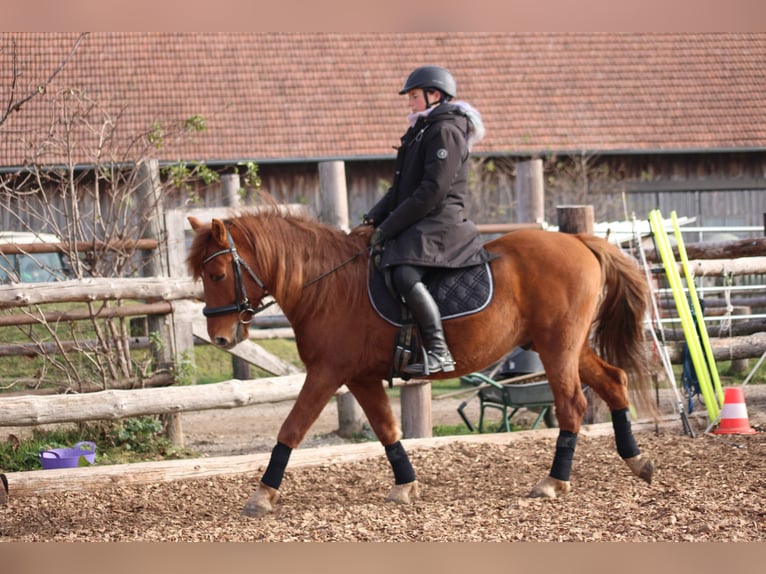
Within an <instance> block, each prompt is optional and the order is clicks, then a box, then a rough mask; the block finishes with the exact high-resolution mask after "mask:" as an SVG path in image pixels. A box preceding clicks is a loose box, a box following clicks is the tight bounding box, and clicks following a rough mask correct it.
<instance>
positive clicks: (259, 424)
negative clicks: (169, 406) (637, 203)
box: [0, 387, 766, 542]
mask: <svg viewBox="0 0 766 574" xmlns="http://www.w3.org/2000/svg"><path fill="white" fill-rule="evenodd" d="M753 389H757V387H753ZM753 389H749V390H748V391H747V393H746V398H747V407H748V414H749V417H750V422H751V424H752V425H753V426H756V428H758V429H759V430H760V431H761V432H759V433H757V434H752V435H714V434H704V433H698V434H697V436H696V437H694V438H692V437H690V436H688V435H684V434H683V433H682V432H681V427H680V422H679V424H678V425H677V426H674V425H672V424H671V425H670V426H666V427H662V428H661V429H660V430H659V432H650V431H643V432H640V433H637V435H636V439H637V442H638V444H639V446H640V447H641V449H642V450H643V451H644V452H645V453H647V454H650V455H651V456H652V457H653V458H654V460H655V461H656V463H657V472H656V474H655V477H654V480H653V481H652V483H651V484H646V483H644V482H642V481H640V480H639V479H637V478H636V477H634V476H633V475H632V474H631V473H630V472H629V470H628V469H627V467H626V465H625V464H624V463H622V462H621V461H620V460H619V457H618V456H617V454H616V453H615V449H614V439H613V437H612V436H611V435H607V436H599V435H588V434H587V433H585V434H584V435H583V436H582V437H581V438H580V440H579V441H578V448H577V453H576V456H575V462H574V467H573V470H572V485H573V491H572V493H570V494H569V495H567V496H566V497H563V498H558V499H556V500H540V499H529V498H527V494H528V493H529V490H530V488H531V486H532V485H533V484H534V483H535V482H536V481H537V480H539V479H540V478H542V477H543V476H545V475H546V474H547V472H548V469H549V465H550V461H551V458H552V455H553V444H554V441H553V440H552V439H551V437H550V436H543V433H540V432H537V431H530V432H524V433H513V435H517V439H516V440H512V441H511V440H508V441H507V442H505V441H503V440H498V439H502V437H503V436H510V435H494V442H492V443H490V442H480V443H469V442H465V441H461V440H460V439H459V438H456V439H455V440H454V441H450V442H448V443H447V444H446V445H442V446H437V447H435V448H428V449H426V448H421V449H418V448H414V447H413V448H412V449H411V450H410V458H411V460H412V462H413V465H414V466H415V469H416V472H417V474H418V481H419V483H420V486H421V494H420V496H419V498H417V500H415V501H414V503H413V504H411V505H407V506H399V505H393V504H391V503H386V502H384V497H385V494H386V493H387V492H388V489H389V488H390V487H391V485H392V476H391V469H390V467H389V466H388V463H387V461H386V460H385V456H384V455H383V454H382V449H381V455H380V456H378V457H373V458H367V459H365V460H359V461H356V462H344V463H335V462H332V461H331V460H328V462H327V463H326V464H321V463H320V464H319V465H314V466H293V467H292V468H291V467H288V470H287V473H286V475H285V480H284V482H283V484H282V488H281V489H280V492H281V500H280V504H279V507H278V509H277V511H276V512H275V513H274V514H272V515H269V516H267V517H265V518H261V519H249V518H244V517H242V516H240V511H241V509H242V506H243V505H244V503H245V501H246V500H247V497H248V495H249V493H250V492H252V489H253V486H254V481H255V480H256V478H255V477H253V476H250V475H249V474H248V475H244V474H243V475H233V476H227V477H215V478H205V479H197V480H184V481H176V482H167V483H151V484H146V485H128V486H115V487H106V488H103V489H101V490H96V491H88V492H74V491H71V492H55V493H49V494H45V495H32V496H25V497H21V498H13V497H12V498H11V499H10V500H9V503H8V505H7V506H5V507H0V542H3V541H16V542H19V541H45V542H49V541H89V542H95V541H188V542H195V541H216V542H221V541H252V542H268V541H275V542H284V541H352V542H353V541H390V542H403V541H415V542H435V541H447V542H466V541H509V542H513V541H554V542H555V541H633V542H638V541H674V542H705V541H709V542H724V541H740V542H744V541H759V542H763V541H764V540H765V539H766V510H764V504H763V501H764V499H765V498H766V432H764V431H766V424H764V423H765V422H766V408H765V406H766V405H765V401H764V399H765V398H766V392H763V391H762V390H761V389H757V390H755V391H754V390H753ZM764 390H766V389H764ZM458 404H459V401H457V402H452V403H451V404H450V402H448V401H444V402H442V401H434V422H435V424H440V423H442V422H445V423H446V424H457V421H458V420H459V417H458V415H457V413H456V412H455V408H456V407H457V405H458ZM287 408H289V407H288V406H287V405H270V406H268V407H263V406H259V407H252V408H241V409H232V410H230V411H210V412H208V413H194V414H189V415H185V416H184V425H185V432H186V436H187V440H188V443H189V446H192V447H193V448H200V449H202V448H205V449H207V451H208V453H209V454H224V453H226V454H232V453H237V452H242V451H246V452H256V451H258V450H267V449H270V448H271V446H272V444H273V442H274V436H275V434H276V432H277V429H278V427H279V424H281V421H282V419H283V417H284V415H285V414H286V409H287ZM472 416H474V417H475V414H473V415H472ZM474 420H475V418H474ZM694 422H695V424H697V425H698V427H699V424H700V421H696V420H695V421H694ZM336 428H337V413H336V412H335V409H334V407H333V406H330V407H329V408H327V409H326V410H325V413H323V415H322V417H321V418H320V420H319V421H317V424H316V425H315V427H314V429H313V434H314V435H316V436H315V437H314V438H311V439H309V441H307V443H306V444H305V445H304V448H309V447H311V446H314V444H312V442H313V443H315V444H328V441H330V440H331V438H332V433H333V431H334V430H335V429H336ZM322 433H327V434H322ZM334 440H340V439H337V437H336V439H334ZM316 450H317V451H319V452H321V451H322V449H316Z"/></svg>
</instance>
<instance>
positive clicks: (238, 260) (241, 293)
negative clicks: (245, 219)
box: [202, 227, 276, 325]
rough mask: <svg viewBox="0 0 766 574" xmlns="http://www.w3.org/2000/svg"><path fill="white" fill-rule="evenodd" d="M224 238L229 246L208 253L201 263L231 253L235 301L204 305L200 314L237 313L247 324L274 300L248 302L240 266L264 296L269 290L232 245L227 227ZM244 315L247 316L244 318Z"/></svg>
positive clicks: (209, 315)
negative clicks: (225, 303)
mask: <svg viewBox="0 0 766 574" xmlns="http://www.w3.org/2000/svg"><path fill="white" fill-rule="evenodd" d="M226 239H227V240H228V241H229V247H228V248H227V249H221V250H220V251H216V252H215V253H213V254H211V255H208V256H207V257H205V259H203V260H202V265H205V264H206V263H208V262H210V261H212V260H213V259H215V258H216V257H218V256H220V255H226V254H227V253H231V265H232V267H233V268H234V291H235V293H236V302H235V303H231V304H229V305H222V306H220V307H212V308H211V307H205V308H204V309H202V314H203V315H204V316H205V317H216V316H218V315H226V314H228V313H238V314H239V322H240V323H242V324H243V325H249V324H250V323H252V322H253V319H254V318H255V315H256V313H259V312H261V311H263V310H264V309H266V308H268V307H271V306H272V305H273V304H274V303H275V302H276V301H273V300H272V301H269V302H268V303H266V304H265V305H259V306H258V307H256V308H253V306H252V305H251V304H250V300H249V299H248V298H247V292H246V291H245V285H244V283H243V281H242V268H243V267H244V269H245V271H247V273H248V275H250V278H251V279H252V280H253V281H254V282H255V284H256V285H258V287H260V288H261V290H262V291H263V296H264V297H265V296H266V295H268V294H269V292H268V290H267V289H266V287H265V286H264V284H263V281H261V280H260V279H259V278H258V275H256V274H255V271H253V270H252V268H251V267H250V266H249V265H248V264H247V261H245V260H244V259H242V257H240V256H239V252H238V251H237V247H236V246H235V245H234V239H233V238H232V236H231V232H230V231H229V228H228V227H226ZM245 317H249V318H247V319H246V318H245Z"/></svg>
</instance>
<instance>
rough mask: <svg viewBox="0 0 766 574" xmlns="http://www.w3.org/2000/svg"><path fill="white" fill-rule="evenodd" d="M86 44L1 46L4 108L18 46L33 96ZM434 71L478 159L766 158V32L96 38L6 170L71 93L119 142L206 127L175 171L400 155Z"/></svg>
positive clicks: (35, 111)
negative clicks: (479, 130) (416, 94)
mask: <svg viewBox="0 0 766 574" xmlns="http://www.w3.org/2000/svg"><path fill="white" fill-rule="evenodd" d="M76 38H77V34H73V33H9V34H5V35H4V36H3V37H0V46H1V47H2V51H1V52H0V70H2V80H0V90H2V91H0V99H1V101H6V99H7V93H8V89H7V87H8V85H9V80H10V77H11V62H12V60H11V53H12V43H15V45H16V53H17V55H18V57H19V61H18V69H19V70H20V71H23V76H21V78H20V81H19V86H18V87H19V89H20V92H19V93H21V94H26V93H28V90H30V89H32V88H33V87H34V86H35V85H37V84H40V83H41V82H43V81H44V79H45V78H47V77H48V75H49V74H50V73H51V72H52V71H53V70H54V69H55V68H56V66H58V64H59V63H60V62H61V61H62V59H63V58H64V57H65V56H66V54H67V53H68V52H69V50H70V48H71V46H72V44H73V43H74V41H75V39H76ZM425 63H433V64H440V65H444V66H446V67H448V68H449V69H450V70H451V71H452V72H453V74H454V75H455V77H456V80H457V83H458V97H459V99H465V100H466V101H468V102H470V103H472V104H473V105H474V106H475V107H477V108H478V109H479V110H480V111H481V112H482V115H483V118H484V121H485V124H486V128H487V137H486V139H485V140H484V141H483V142H482V143H481V144H479V145H478V146H477V147H476V148H475V150H474V151H475V152H477V153H511V154H519V155H527V154H530V155H531V154H540V153H548V152H579V151H582V150H587V151H597V152H601V153H610V152H620V151H628V152H631V151H641V150H647V151H685V150H707V149H710V150H732V149H733V150H737V149H743V150H744V149H759V150H765V149H766V34H760V33H759V34H697V33H694V34H690V33H681V34H645V33H641V34H616V33H601V34H580V33H577V34H575V33H529V34H523V33H380V34H378V33H375V34H371V33H369V34H368V33H358V34H346V33H340V34H327V33H253V34H231V33H210V34H180V33H91V34H89V35H88V36H86V38H85V39H84V40H83V42H82V43H81V45H80V47H79V48H78V50H77V51H76V53H75V55H74V57H73V58H72V60H71V61H70V62H69V63H68V64H67V65H66V66H65V68H64V69H63V70H62V72H61V73H60V74H59V75H58V76H57V77H56V78H55V80H54V81H53V83H52V84H51V86H50V88H49V90H48V94H47V95H44V96H39V97H36V98H34V99H33V100H31V101H30V102H29V103H28V104H27V105H26V106H25V107H24V108H22V110H21V111H20V112H18V113H15V114H12V115H11V116H10V118H9V119H8V121H7V122H6V123H5V124H3V125H2V126H0V164H2V165H6V166H7V165H18V164H20V163H22V162H23V160H24V155H25V153H26V150H25V148H24V145H23V144H22V143H21V142H22V140H26V139H29V138H30V133H31V132H33V131H35V130H37V131H40V130H46V129H47V127H48V126H47V122H48V118H49V117H50V115H51V111H50V105H51V102H52V101H53V97H52V94H54V93H57V92H58V91H59V90H62V89H65V88H66V89H68V88H75V89H79V90H83V91H84V92H85V93H86V94H87V95H88V96H89V97H91V98H93V100H95V101H96V102H98V104H99V105H100V106H101V107H102V108H103V109H105V110H107V111H109V113H111V114H113V115H114V116H117V115H121V118H120V120H119V121H118V126H120V129H122V130H123V131H122V132H121V137H123V138H127V137H128V135H130V134H135V133H138V132H142V131H145V130H146V129H148V128H149V127H150V126H151V125H152V123H153V122H155V121H169V120H173V119H180V118H186V117H189V116H192V115H200V116H203V117H204V118H205V120H206V122H207V131H206V132H204V133H200V134H198V135H196V136H195V137H194V140H193V141H192V142H190V143H185V144H183V145H181V146H180V147H173V146H166V147H165V148H163V149H162V150H160V152H159V155H160V159H164V160H176V159H179V158H183V159H186V160H196V159H205V160H207V161H216V160H221V161H228V160H249V159H251V160H255V161H261V162H265V161H281V160H288V159H327V158H341V159H353V158H360V159H361V158H376V157H390V156H391V155H392V154H393V150H392V146H393V145H395V144H396V143H397V141H398V137H399V135H400V134H401V132H402V131H403V129H404V127H405V116H406V113H407V108H406V105H405V101H404V98H402V97H400V96H398V95H397V92H398V90H399V88H400V87H401V85H402V83H403V81H404V79H405V78H406V76H407V74H408V73H409V71H410V70H412V69H413V68H414V67H416V66H418V65H421V64H425ZM3 105H4V104H3ZM0 113H2V112H1V111H0ZM83 147H84V148H86V149H87V147H88V146H87V145H85V146H83ZM46 159H47V161H54V162H55V161H58V160H62V159H63V158H56V157H48V158H46ZM79 160H80V161H85V162H87V161H88V158H87V157H84V155H83V157H80V158H79Z"/></svg>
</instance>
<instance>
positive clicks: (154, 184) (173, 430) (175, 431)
mask: <svg viewBox="0 0 766 574" xmlns="http://www.w3.org/2000/svg"><path fill="white" fill-rule="evenodd" d="M136 193H137V196H138V201H137V203H138V205H140V206H149V207H150V208H151V209H148V210H146V211H145V212H144V213H143V214H142V215H143V216H144V217H148V218H149V222H148V225H147V226H146V227H145V229H144V232H143V236H142V239H156V240H158V241H159V245H158V248H157V249H156V250H152V251H146V252H144V254H143V257H144V267H143V276H144V277H169V275H170V270H169V268H168V265H169V260H168V256H167V241H166V237H165V234H164V233H163V231H164V230H163V226H164V225H165V213H164V206H163V204H162V188H161V185H160V168H159V162H158V161H157V160H156V159H149V160H146V161H143V162H141V164H139V166H138V185H137V188H136ZM147 324H148V329H149V333H156V334H157V337H156V339H155V340H153V342H152V354H153V356H154V365H155V369H156V370H160V369H164V370H168V371H170V372H174V371H175V370H176V367H177V366H178V365H179V350H178V349H177V346H176V345H177V340H176V337H175V335H176V333H175V330H174V328H173V316H172V314H167V315H149V316H148V317H147ZM155 342H156V344H155ZM192 348H193V343H192ZM192 357H193V355H192ZM160 418H161V420H162V424H163V427H164V429H165V436H166V437H167V438H168V440H170V441H171V442H172V443H173V444H175V445H177V446H180V447H183V446H184V436H183V428H182V426H181V417H180V415H179V414H178V413H170V414H164V415H160Z"/></svg>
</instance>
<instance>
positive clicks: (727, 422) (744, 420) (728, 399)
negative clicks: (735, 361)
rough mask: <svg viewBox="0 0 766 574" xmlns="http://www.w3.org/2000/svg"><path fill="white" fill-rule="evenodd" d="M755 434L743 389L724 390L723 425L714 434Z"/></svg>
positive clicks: (731, 388) (729, 388)
mask: <svg viewBox="0 0 766 574" xmlns="http://www.w3.org/2000/svg"><path fill="white" fill-rule="evenodd" d="M755 432H756V430H755V429H754V428H752V427H751V426H750V420H749V419H748V417H747V405H745V391H744V390H743V389H742V387H728V388H726V389H724V394H723V408H722V409H721V424H719V425H718V428H717V429H716V430H714V431H713V434H753V433H755Z"/></svg>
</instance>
